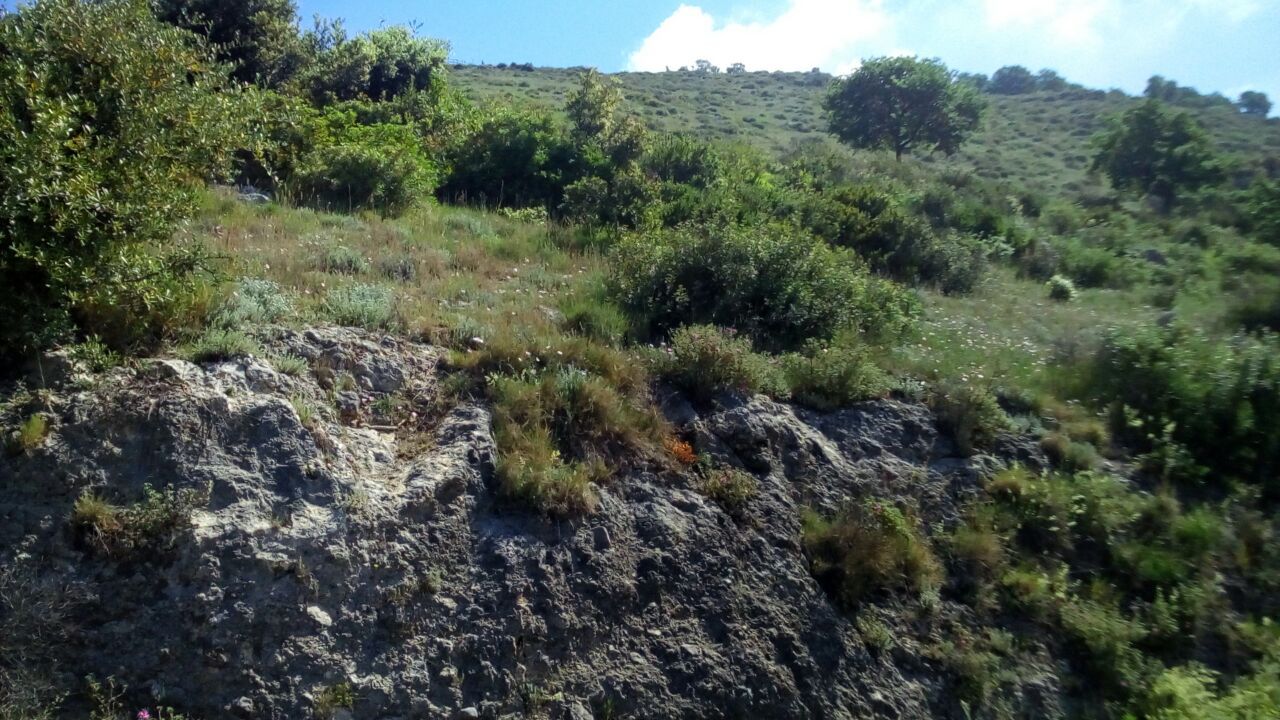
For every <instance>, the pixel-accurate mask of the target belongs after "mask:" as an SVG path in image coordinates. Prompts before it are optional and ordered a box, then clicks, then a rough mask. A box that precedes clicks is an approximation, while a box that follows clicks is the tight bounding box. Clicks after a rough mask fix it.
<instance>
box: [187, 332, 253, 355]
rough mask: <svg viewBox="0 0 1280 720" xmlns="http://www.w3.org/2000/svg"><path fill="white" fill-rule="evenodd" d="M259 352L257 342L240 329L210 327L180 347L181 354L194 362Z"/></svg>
mask: <svg viewBox="0 0 1280 720" xmlns="http://www.w3.org/2000/svg"><path fill="white" fill-rule="evenodd" d="M259 352H261V348H260V347H258V343H257V342H255V341H254V340H253V338H251V337H249V336H248V335H245V334H244V333H243V332H242V331H240V330H231V329H228V328H225V327H211V328H209V329H208V330H206V331H205V332H204V333H203V334H202V335H200V337H198V338H196V339H195V340H194V341H192V342H191V343H189V344H187V345H184V346H183V347H182V348H181V349H180V353H181V355H182V356H183V357H184V358H186V359H187V360H190V361H191V362H196V363H205V362H219V361H222V360H233V359H235V358H239V357H245V356H248V355H256V354H258V353H259Z"/></svg>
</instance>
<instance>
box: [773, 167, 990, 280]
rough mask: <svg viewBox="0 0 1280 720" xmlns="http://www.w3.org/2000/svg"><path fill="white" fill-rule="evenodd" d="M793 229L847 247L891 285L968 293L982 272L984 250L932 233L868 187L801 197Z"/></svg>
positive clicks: (888, 196)
mask: <svg viewBox="0 0 1280 720" xmlns="http://www.w3.org/2000/svg"><path fill="white" fill-rule="evenodd" d="M791 212H793V213H794V215H795V220H796V221H797V223H798V224H799V225H800V226H801V227H803V228H805V229H806V230H808V231H809V232H812V233H813V234H814V235H816V236H818V237H820V238H822V239H824V240H827V241H828V242H830V243H832V244H834V245H838V246H842V247H847V248H850V249H852V250H854V251H855V252H857V253H858V255H859V256H860V257H862V258H864V259H865V260H866V261H867V262H868V263H869V264H870V266H871V269H872V270H874V271H876V272H878V273H881V274H883V275H888V276H889V277H892V278H894V279H896V280H899V281H902V282H906V283H913V284H920V285H930V286H934V287H937V288H938V289H940V290H942V291H943V292H945V293H948V294H951V293H966V292H969V291H971V290H973V288H974V286H975V285H976V284H977V282H978V280H979V279H980V278H981V277H982V274H983V272H984V271H985V269H986V249H985V248H984V247H983V244H982V242H980V241H978V240H977V239H976V238H975V237H974V236H971V235H968V236H966V235H960V234H954V233H953V234H946V235H941V234H939V233H937V232H935V231H934V230H933V229H932V228H930V227H929V225H928V224H927V223H925V222H922V221H920V220H917V219H915V218H914V217H913V216H912V214H911V213H910V212H909V211H908V209H907V208H905V207H904V206H903V203H902V201H901V199H900V198H899V197H897V196H895V195H894V194H892V193H890V192H888V191H885V190H883V189H880V188H877V187H872V186H870V185H846V186H840V187H836V188H833V189H831V190H829V191H826V192H823V193H804V194H801V195H800V196H799V198H797V199H796V200H795V201H793V203H792V204H791Z"/></svg>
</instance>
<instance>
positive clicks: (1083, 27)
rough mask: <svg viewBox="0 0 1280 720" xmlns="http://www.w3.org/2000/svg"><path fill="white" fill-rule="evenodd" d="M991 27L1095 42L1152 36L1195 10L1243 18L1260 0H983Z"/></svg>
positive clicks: (1065, 41)
mask: <svg viewBox="0 0 1280 720" xmlns="http://www.w3.org/2000/svg"><path fill="white" fill-rule="evenodd" d="M981 3H982V9H983V12H984V15H985V17H986V24H987V27H988V28H989V29H991V30H994V31H1008V30H1013V31H1017V32H1035V33H1037V35H1038V36H1042V37H1044V38H1045V39H1047V40H1048V41H1050V42H1052V43H1054V44H1056V45H1060V46H1076V45H1084V44H1096V43H1099V42H1101V41H1102V39H1103V36H1104V35H1109V34H1110V33H1111V32H1114V31H1116V30H1117V29H1119V28H1130V29H1132V28H1142V29H1143V31H1144V33H1143V34H1145V35H1147V36H1148V37H1149V38H1150V36H1152V35H1157V36H1163V35H1168V34H1169V33H1172V32H1176V31H1177V30H1178V29H1180V28H1181V27H1182V26H1183V25H1184V24H1185V23H1186V22H1188V21H1189V20H1193V19H1194V18H1193V17H1192V16H1193V15H1197V14H1199V15H1204V16H1207V17H1209V18H1211V19H1225V20H1227V21H1228V22H1232V23H1240V22H1243V21H1245V20H1247V19H1249V18H1250V17H1252V16H1253V15H1254V14H1255V13H1257V12H1258V11H1259V10H1261V9H1262V2H1261V0H981Z"/></svg>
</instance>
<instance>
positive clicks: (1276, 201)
mask: <svg viewBox="0 0 1280 720" xmlns="http://www.w3.org/2000/svg"><path fill="white" fill-rule="evenodd" d="M1246 207H1247V209H1248V218H1249V219H1248V224H1249V227H1250V229H1251V230H1252V231H1253V233H1254V235H1256V236H1257V238H1258V239H1259V240H1261V241H1263V242H1265V243H1270V244H1271V245H1275V246H1277V247H1280V180H1272V181H1270V182H1268V181H1265V180H1259V181H1258V182H1257V183H1255V184H1254V186H1253V189H1252V190H1251V191H1250V193H1249V198H1248V201H1247V206H1246Z"/></svg>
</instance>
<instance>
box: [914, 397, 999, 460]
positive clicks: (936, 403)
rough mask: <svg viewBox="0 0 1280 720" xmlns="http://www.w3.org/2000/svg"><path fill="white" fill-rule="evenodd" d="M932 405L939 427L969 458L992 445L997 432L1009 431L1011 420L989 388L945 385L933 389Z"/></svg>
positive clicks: (930, 401) (930, 400)
mask: <svg viewBox="0 0 1280 720" xmlns="http://www.w3.org/2000/svg"><path fill="white" fill-rule="evenodd" d="M929 405H930V407H931V408H933V412H934V413H935V414H936V415H937V418H938V424H939V425H941V426H942V428H943V429H944V430H946V431H947V432H948V433H950V434H951V437H952V438H953V439H954V440H955V442H956V447H957V449H958V450H959V451H960V452H961V453H964V454H966V455H970V454H973V452H974V451H975V450H976V449H977V448H979V447H983V446H985V445H988V444H990V443H991V442H992V441H993V440H995V437H996V434H997V433H998V432H1000V431H1001V430H1005V429H1007V428H1008V427H1009V416H1008V415H1006V414H1005V412H1004V410H1001V409H1000V405H999V403H997V402H996V398H995V396H994V395H992V394H991V393H990V392H989V391H988V390H987V389H986V388H982V387H977V386H974V385H968V384H963V385H958V384H951V383H944V384H942V385H939V386H937V387H935V388H933V391H932V392H931V393H930V396H929Z"/></svg>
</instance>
